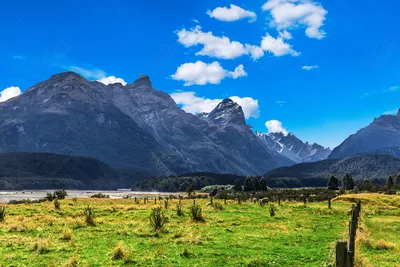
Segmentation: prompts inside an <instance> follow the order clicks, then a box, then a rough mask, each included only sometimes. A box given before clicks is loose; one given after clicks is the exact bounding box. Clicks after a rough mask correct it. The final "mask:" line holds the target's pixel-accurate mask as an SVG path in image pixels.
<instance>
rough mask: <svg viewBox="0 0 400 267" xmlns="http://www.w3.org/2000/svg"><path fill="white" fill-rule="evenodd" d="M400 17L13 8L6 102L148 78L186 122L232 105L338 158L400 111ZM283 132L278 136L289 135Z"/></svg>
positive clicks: (387, 12)
mask: <svg viewBox="0 0 400 267" xmlns="http://www.w3.org/2000/svg"><path fill="white" fill-rule="evenodd" d="M82 2H83V3H82ZM399 8H400V3H398V2H397V1H393V0H392V1H389V0H382V1H379V2H377V1H372V0H366V1H347V0H337V1H306V0H304V1H303V0H290V1H289V0H269V1H267V0H264V1H236V0H233V1H225V0H223V1H211V0H205V1H183V0H182V1H181V0H173V1H162V0H146V1H144V0H137V1H118V0H117V1H75V0H70V1H18V0H15V1H7V2H5V3H2V8H1V9H0V28H1V30H2V34H1V36H0V40H1V41H0V72H1V74H2V75H1V79H0V91H2V93H1V97H0V101H1V99H3V101H4V100H5V99H7V98H8V97H11V96H13V95H16V94H18V93H19V90H20V91H22V92H23V91H25V90H27V89H28V88H29V87H30V86H32V85H34V84H35V83H37V82H40V81H42V80H45V79H47V78H49V77H50V76H51V75H52V74H54V73H59V72H63V71H67V70H74V71H76V72H79V73H80V74H81V75H83V76H85V77H86V78H88V79H90V80H97V79H101V78H105V79H104V80H103V81H104V82H115V80H116V79H117V78H120V79H123V80H124V81H125V82H128V83H130V82H133V81H134V80H135V79H136V78H137V77H139V75H140V74H143V73H144V74H148V75H149V76H150V78H151V80H152V82H153V85H154V86H155V87H156V88H157V89H159V90H163V91H165V92H167V93H170V94H172V95H173V97H174V99H175V100H176V101H177V102H179V103H180V105H181V106H182V107H183V108H184V109H186V110H187V111H190V112H194V113H195V112H200V111H208V110H209V109H210V108H212V107H213V105H216V103H217V102H218V101H219V100H220V99H223V98H225V97H232V98H233V99H234V100H235V101H237V102H239V103H240V104H241V105H243V107H244V109H245V113H246V117H247V118H248V123H249V124H251V125H253V128H254V130H258V131H261V132H267V131H268V129H267V128H266V126H265V124H266V122H267V121H271V120H276V121H278V122H280V123H281V124H282V127H284V128H285V129H287V130H288V131H291V132H293V133H294V134H295V135H297V136H298V137H299V138H301V139H302V140H304V141H310V142H317V143H320V144H322V145H325V146H330V147H334V146H336V145H338V144H340V143H341V142H342V141H343V140H344V139H345V138H346V137H347V136H348V135H349V134H352V133H354V132H356V131H357V130H358V129H360V128H361V127H364V126H366V125H368V124H369V123H370V122H371V121H372V120H373V118H374V117H378V116H380V115H382V114H384V113H387V112H389V113H390V112H392V113H393V112H394V111H395V110H397V109H398V108H399V107H400V104H399V103H400V101H399V100H400V75H399V62H400V49H399V45H398V44H399V43H400V39H399V37H400V31H399V30H398V29H399V26H400V25H399V22H398V12H397V11H398V10H399ZM109 76H115V77H116V78H109ZM119 81H121V80H119ZM10 88H11V89H10ZM4 90H5V91H4ZM278 122H276V123H269V124H268V125H269V126H270V129H269V130H270V131H279V130H282V129H280V127H281V125H280V123H278ZM271 125H272V126H273V127H271Z"/></svg>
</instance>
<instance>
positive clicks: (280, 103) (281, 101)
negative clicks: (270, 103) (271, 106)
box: [276, 100, 286, 107]
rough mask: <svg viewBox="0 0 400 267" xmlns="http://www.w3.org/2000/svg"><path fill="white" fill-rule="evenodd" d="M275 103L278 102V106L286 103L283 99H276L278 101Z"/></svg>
mask: <svg viewBox="0 0 400 267" xmlns="http://www.w3.org/2000/svg"><path fill="white" fill-rule="evenodd" d="M276 104H278V105H279V106H280V107H282V106H283V105H285V104H286V101H284V100H278V101H276Z"/></svg>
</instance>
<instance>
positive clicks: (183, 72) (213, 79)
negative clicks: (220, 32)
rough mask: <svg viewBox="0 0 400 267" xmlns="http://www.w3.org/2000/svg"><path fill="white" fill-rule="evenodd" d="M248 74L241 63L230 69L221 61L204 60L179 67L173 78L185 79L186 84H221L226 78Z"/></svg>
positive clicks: (235, 77)
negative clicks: (209, 61)
mask: <svg viewBox="0 0 400 267" xmlns="http://www.w3.org/2000/svg"><path fill="white" fill-rule="evenodd" d="M243 76H247V73H246V71H245V70H244V67H243V65H239V66H237V67H236V68H235V70H234V71H228V70H226V69H224V68H222V67H221V65H220V64H219V62H217V61H214V62H212V63H210V64H207V63H204V62H202V61H197V62H195V63H184V64H182V65H181V66H179V67H178V69H177V70H176V72H175V74H173V75H171V78H172V79H174V80H178V81H184V82H185V84H184V86H190V85H194V84H197V85H205V84H208V83H211V84H219V83H220V82H221V80H223V79H224V78H227V77H229V78H232V79H237V78H239V77H243Z"/></svg>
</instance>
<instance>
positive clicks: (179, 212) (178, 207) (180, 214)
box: [176, 203, 183, 216]
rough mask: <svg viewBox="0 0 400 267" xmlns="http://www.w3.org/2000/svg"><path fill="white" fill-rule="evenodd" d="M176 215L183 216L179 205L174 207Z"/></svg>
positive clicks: (181, 206) (181, 207)
mask: <svg viewBox="0 0 400 267" xmlns="http://www.w3.org/2000/svg"><path fill="white" fill-rule="evenodd" d="M176 215H178V216H183V205H182V204H180V203H179V204H178V205H176Z"/></svg>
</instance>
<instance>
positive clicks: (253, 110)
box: [171, 92, 260, 119]
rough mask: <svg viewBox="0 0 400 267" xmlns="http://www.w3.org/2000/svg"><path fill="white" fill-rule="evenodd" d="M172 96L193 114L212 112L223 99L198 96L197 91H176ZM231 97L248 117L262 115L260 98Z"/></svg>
mask: <svg viewBox="0 0 400 267" xmlns="http://www.w3.org/2000/svg"><path fill="white" fill-rule="evenodd" d="M171 97H172V98H173V99H174V101H175V102H176V103H177V104H178V105H180V106H181V107H182V109H183V110H184V111H186V112H189V113H192V114H198V113H202V112H206V113H210V112H211V111H212V110H213V109H214V108H215V107H216V106H217V105H218V104H219V103H221V101H222V100H223V99H209V98H205V97H198V96H196V93H195V92H175V93H172V94H171ZM229 98H230V99H231V100H232V101H234V102H236V103H237V104H239V105H240V106H241V107H242V109H243V113H244V115H245V118H246V119H248V118H251V117H252V118H258V117H259V116H260V111H259V105H258V100H256V99H253V98H251V97H239V96H231V97H229Z"/></svg>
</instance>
